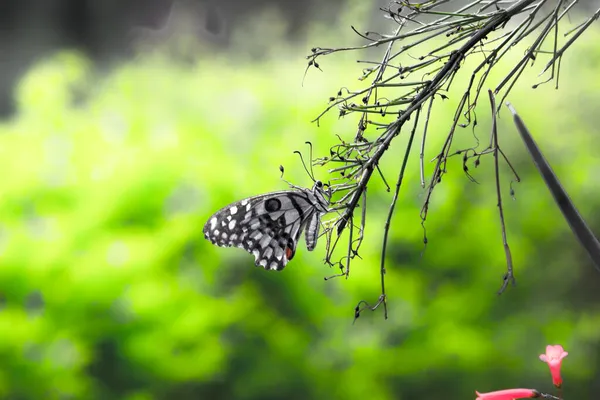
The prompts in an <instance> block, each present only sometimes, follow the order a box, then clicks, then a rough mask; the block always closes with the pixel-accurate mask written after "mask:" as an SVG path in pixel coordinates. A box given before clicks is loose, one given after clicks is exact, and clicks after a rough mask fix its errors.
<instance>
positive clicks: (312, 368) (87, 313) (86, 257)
mask: <svg viewBox="0 0 600 400" xmlns="http://www.w3.org/2000/svg"><path fill="white" fill-rule="evenodd" d="M351 21H352V20H351V18H350V14H349V16H347V17H346V19H344V18H341V20H340V24H339V26H337V27H330V28H328V29H327V28H326V27H322V26H316V27H315V28H314V29H313V30H312V31H311V32H312V34H311V35H309V37H308V38H307V39H306V42H299V43H294V44H290V43H285V42H283V41H280V40H277V39H275V38H274V39H273V40H272V41H271V42H269V44H268V46H267V45H265V48H264V49H262V50H261V51H262V52H263V54H262V57H258V58H257V57H254V56H255V54H243V53H241V52H227V53H219V52H214V51H212V50H210V49H208V48H204V47H202V46H200V47H199V48H198V49H197V50H198V51H197V54H198V57H197V59H195V60H194V61H192V62H190V60H185V61H182V60H179V59H178V58H177V57H170V56H169V55H168V54H167V53H164V52H161V51H157V52H155V53H152V54H146V55H144V56H142V57H140V58H137V59H135V60H132V61H130V62H128V63H126V64H124V65H121V66H118V67H116V68H114V69H111V70H110V71H109V72H105V73H103V74H102V75H99V74H98V73H97V72H96V71H95V69H94V68H93V66H92V65H90V64H89V62H88V61H87V60H86V59H85V57H83V56H81V55H79V54H77V53H73V52H59V53H56V54H54V55H52V56H51V57H48V58H46V59H44V60H42V61H40V62H39V63H38V64H37V65H36V66H35V67H34V68H32V69H31V70H30V71H29V72H28V73H27V74H26V76H25V78H24V79H23V80H22V82H21V83H20V85H19V88H18V91H17V93H16V97H17V100H18V104H19V111H18V113H17V115H15V116H14V117H13V118H11V119H10V120H6V121H3V122H1V123H0V167H1V170H2V171H3V173H2V179H0V221H1V224H0V299H1V300H0V398H3V399H4V398H6V399H130V400H146V399H209V398H223V399H226V398H235V399H282V398H290V399H300V398H302V399H306V398H314V399H321V398H328V399H363V398H369V399H392V398H393V399H471V398H474V397H475V396H474V390H476V389H477V390H479V391H483V392H485V391H491V390H497V389H502V388H511V387H533V388H537V389H539V390H542V391H550V392H552V391H553V388H552V386H551V381H550V378H549V373H548V368H547V366H546V365H545V364H543V363H541V362H540V361H539V360H538V359H537V357H538V355H539V354H540V353H542V352H544V349H545V346H546V344H549V343H550V344H562V345H563V346H564V347H565V348H566V350H567V351H569V353H570V354H569V356H568V357H567V358H566V359H565V361H564V365H563V377H564V379H565V387H564V392H563V394H564V397H565V398H567V399H575V398H578V399H583V398H596V397H597V396H598V393H600V381H598V379H597V376H598V372H599V368H600V359H599V358H598V353H599V350H600V347H599V345H598V340H599V338H600V307H599V301H600V294H599V293H600V274H598V273H597V271H595V270H594V269H593V267H592V264H591V262H590V261H589V260H588V259H587V256H586V255H585V254H584V253H583V251H582V249H581V248H580V247H579V245H578V244H577V243H576V241H575V239H574V238H573V236H572V235H571V233H570V231H569V229H568V227H567V225H566V223H565V222H564V221H563V219H562V217H561V215H560V213H559V211H558V210H557V209H556V207H555V205H554V203H553V201H552V198H551V196H550V195H549V193H548V192H547V189H546V188H545V186H544V184H543V182H542V181H541V179H540V177H539V176H538V175H537V173H536V170H535V168H534V166H533V164H532V163H531V161H530V159H529V158H528V155H527V153H526V152H525V150H524V149H523V146H522V144H521V142H520V139H519V138H518V135H517V133H516V130H515V129H514V127H513V126H512V123H511V120H510V118H509V115H508V113H507V112H506V110H505V111H503V113H502V114H501V121H500V122H501V125H500V128H501V133H500V140H501V143H503V147H504V149H505V152H506V153H507V154H508V155H509V157H510V159H511V161H512V162H513V164H514V166H515V167H516V168H517V170H518V172H519V174H520V176H521V178H522V183H520V184H514V186H513V187H514V188H515V191H516V198H515V200H514V201H513V200H512V199H511V198H510V196H509V183H510V180H511V177H510V175H509V174H508V170H507V168H504V169H503V180H502V184H503V192H504V195H505V214H506V220H507V224H508V238H509V242H510V245H511V248H512V253H513V257H514V264H515V268H516V277H517V280H518V285H517V286H516V287H511V288H509V290H508V291H507V292H506V293H505V294H503V295H502V296H499V297H498V296H497V295H496V291H497V289H498V288H499V286H500V284H501V277H502V274H503V273H504V268H505V265H504V254H503V249H502V245H501V237H500V227H499V221H498V215H497V208H496V197H495V186H494V181H493V175H492V172H493V170H492V168H491V167H492V158H486V159H484V161H483V162H482V165H481V166H480V167H479V168H478V169H477V170H472V172H473V173H474V175H475V177H476V178H477V179H478V181H479V184H474V183H471V182H469V180H468V179H467V178H466V177H465V175H464V174H463V172H462V165H461V160H460V159H459V158H456V159H455V160H454V161H453V163H450V166H449V167H450V168H449V173H448V175H447V176H446V177H445V179H444V181H443V183H442V184H441V185H440V186H439V187H438V188H437V189H436V191H435V193H434V197H433V200H432V203H431V207H430V213H429V218H428V222H427V236H428V239H429V244H428V247H427V249H426V251H425V252H424V253H422V251H423V243H422V235H423V231H422V228H421V226H420V219H419V212H420V208H421V206H422V203H423V200H424V198H425V190H423V189H422V188H421V187H420V184H419V168H418V151H414V152H413V154H412V156H411V163H410V169H409V171H408V175H407V178H406V182H405V186H404V187H403V189H402V191H401V197H400V199H399V201H398V208H397V210H396V213H395V216H394V219H393V225H392V229H391V241H390V245H389V249H388V259H387V263H388V264H387V265H388V268H387V271H388V274H387V287H388V295H389V306H390V315H389V319H388V320H387V321H385V320H383V317H382V313H381V312H380V311H378V312H375V313H366V314H363V315H362V316H361V318H360V319H359V320H357V321H356V323H355V324H354V325H353V324H352V321H353V310H354V306H355V305H356V303H357V302H358V301H359V300H361V299H366V300H370V301H372V300H375V299H376V298H377V296H378V294H379V270H378V268H379V266H378V263H379V255H380V247H381V239H382V236H383V223H384V221H385V215H386V213H387V209H388V205H389V203H390V200H391V193H387V192H386V191H385V189H384V187H383V185H382V183H381V182H380V181H379V180H378V179H373V181H372V184H371V185H370V186H369V211H368V221H367V229H366V239H365V241H364V244H363V248H362V252H361V256H362V260H357V261H356V262H354V263H353V265H352V270H351V275H350V278H349V279H348V280H342V279H334V280H330V281H327V282H326V281H324V280H323V277H324V276H327V275H331V274H332V273H335V272H337V271H333V270H330V269H329V268H328V267H326V266H324V265H323V263H322V258H323V255H324V243H320V244H319V245H318V247H317V249H316V250H315V251H314V252H312V253H310V252H308V251H306V249H305V247H304V244H303V243H301V244H300V246H299V250H298V252H297V254H296V257H295V258H294V260H293V262H291V263H290V264H289V265H288V267H287V268H286V269H285V270H284V271H283V272H280V273H276V272H270V271H264V270H262V269H261V268H256V267H254V265H253V258H252V256H251V255H249V254H247V253H245V252H243V251H241V250H238V249H223V248H218V247H215V246H213V245H211V244H210V243H209V242H208V241H206V240H205V239H204V238H203V235H202V227H203V225H204V222H205V221H206V220H207V219H208V217H209V216H210V215H211V214H212V213H213V212H214V211H216V210H217V209H218V208H220V207H222V206H223V205H226V204H228V203H230V202H232V201H235V200H239V199H241V198H243V197H246V196H251V195H255V194H259V193H263V192H267V191H272V190H280V189H283V188H285V187H286V186H285V184H284V183H283V182H281V181H280V179H279V170H278V167H279V165H280V164H282V165H284V166H285V168H286V178H287V179H288V180H290V181H292V182H294V183H296V184H298V185H306V186H309V185H310V181H309V179H308V177H307V176H306V173H305V172H304V171H303V169H302V167H301V164H300V162H299V159H298V158H297V156H296V155H294V154H293V151H294V150H306V147H305V145H304V142H305V141H307V140H310V141H312V142H313V143H314V144H315V153H316V155H325V154H327V153H328V148H329V147H330V146H331V145H333V144H335V143H336V140H337V139H336V137H335V135H336V134H339V135H341V136H342V137H345V138H347V139H350V138H351V137H352V135H353V132H354V128H355V125H356V121H355V119H354V117H353V116H350V117H347V118H345V119H338V117H337V115H336V113H335V111H334V112H333V113H332V114H330V115H327V116H326V117H325V118H323V119H322V121H321V124H320V126H319V127H317V126H316V124H311V123H310V121H311V120H312V119H313V118H314V117H315V116H317V115H318V114H319V113H320V112H321V111H322V109H323V108H324V107H325V106H326V105H327V98H328V97H329V96H330V95H332V94H335V92H337V90H338V88H339V87H340V86H346V85H358V84H359V83H358V81H357V80H356V77H357V76H359V75H360V70H359V66H357V65H356V63H355V61H354V60H355V59H356V58H358V55H354V54H347V55H341V56H339V57H330V58H325V59H322V60H321V62H320V64H321V67H322V68H323V72H320V71H316V70H311V71H310V72H309V74H308V75H307V77H306V80H305V82H304V85H303V86H302V76H303V73H304V67H305V61H304V60H303V56H304V54H305V53H307V52H308V50H307V49H309V48H310V47H312V46H315V45H322V46H325V45H329V44H333V45H338V44H347V42H346V43H344V40H348V41H350V40H354V39H353V38H352V36H351V34H350V33H349V32H346V31H349V29H346V27H347V26H348V25H349V24H350V22H351ZM335 29H338V30H340V29H343V30H344V32H343V34H340V33H339V31H336V30H335ZM249 35H250V34H248V33H246V35H240V36H239V38H238V46H239V47H238V48H240V49H241V48H244V40H251V39H250V38H248V36H249ZM244 36H246V37H244ZM274 36H276V35H274ZM599 39H600V35H599V34H598V32H595V31H593V30H591V31H589V32H587V33H586V34H585V35H584V37H583V38H582V39H581V40H580V41H579V42H578V43H577V44H576V45H575V46H573V48H572V50H571V51H570V52H569V53H568V54H567V57H566V58H565V59H564V60H563V62H562V70H561V81H560V83H561V86H560V89H559V90H558V91H556V90H554V88H553V87H552V84H549V85H545V86H542V87H540V88H538V89H536V90H533V89H531V84H532V83H536V82H538V81H539V80H540V78H537V77H536V74H537V73H538V72H539V70H540V68H542V64H543V63H539V64H536V66H535V67H534V68H533V69H532V70H531V72H530V73H529V74H528V75H526V76H524V77H523V79H522V81H521V86H520V87H517V88H515V90H514V92H513V93H512V95H511V96H510V100H511V102H512V103H513V104H514V105H515V106H516V107H517V109H518V111H519V112H520V114H521V115H522V117H523V118H524V119H525V121H526V122H527V124H528V126H529V128H530V130H531V131H532V132H533V134H534V135H535V137H536V139H537V140H538V142H539V143H540V145H541V146H542V149H543V151H544V152H545V153H546V156H547V157H548V159H549V160H550V161H551V163H552V164H553V166H554V168H555V171H556V172H557V174H558V175H559V177H560V178H561V180H562V181H563V183H564V185H565V187H566V188H567V190H568V191H569V192H570V194H571V196H572V198H573V199H574V201H575V202H576V204H577V205H578V207H579V208H580V211H581V213H582V214H583V215H584V216H585V218H586V219H587V220H588V221H589V223H590V224H591V226H592V228H593V230H594V231H595V232H597V233H600V213H599V212H598V210H599V209H600V199H599V196H598V185H599V183H600V155H599V154H600V152H599V151H598V148H599V147H600V141H599V139H598V137H599V136H598V122H600V120H599V118H598V112H597V110H598V105H599V104H600V95H599V94H598V93H600V91H599V89H600V79H599V78H598V65H599V60H600V48H598V46H597V44H596V43H597V40H599ZM521 54H522V52H521V53H520V52H519V51H515V53H514V54H513V55H512V57H513V60H515V59H517V58H518V57H520V55H521ZM510 63H511V59H510V58H507V59H506V62H505V64H504V65H503V66H502V68H504V69H503V70H502V68H500V69H499V70H498V71H497V72H496V74H495V75H493V76H492V77H491V78H490V81H489V82H490V84H489V86H490V87H493V85H494V84H495V83H497V82H498V80H499V78H500V77H501V76H502V73H505V72H506V71H507V70H508V68H510V66H511V65H510ZM462 78H463V79H465V78H466V77H465V76H463V77H462ZM463 82H464V81H463ZM459 83H460V82H457V83H456V84H455V89H456V92H454V93H452V92H451V93H450V94H449V96H450V100H448V101H445V102H441V101H440V102H438V103H437V106H436V109H435V111H434V116H433V118H432V122H431V126H430V131H429V134H428V135H429V138H428V147H427V150H426V154H425V158H426V159H431V158H432V157H434V156H435V154H436V153H437V151H438V149H439V146H440V145H441V143H442V140H443V139H444V137H445V135H446V133H447V131H448V129H449V121H450V120H451V118H452V115H453V112H454V107H455V105H456V102H457V101H458V97H459V96H460V93H461V92H460V91H461V90H462V89H461V88H460V86H459ZM483 98H485V96H484V97H483ZM488 108H489V107H488V105H487V104H486V102H484V101H482V103H481V106H480V107H479V108H478V117H479V118H478V119H479V126H478V128H477V130H476V134H477V135H478V137H479V138H480V139H481V140H482V143H486V142H487V140H488V139H487V138H488V137H489V136H488V135H489V126H490V123H489V111H488ZM419 140H420V139H419ZM405 143H406V137H405V132H404V133H403V134H402V135H401V136H400V137H398V139H397V140H396V141H395V142H394V144H393V146H392V147H391V148H390V150H389V151H388V153H387V154H386V156H385V157H384V159H383V163H382V168H383V170H384V171H385V172H386V178H387V179H388V181H390V182H395V180H396V175H397V171H398V170H399V167H400V164H401V159H402V155H403V152H404V148H405ZM472 143H474V139H473V134H472V131H471V129H470V128H468V129H462V130H459V133H458V135H457V145H461V144H464V145H465V146H466V145H469V144H472ZM431 170H432V165H428V166H427V172H429V173H431ZM317 175H318V177H320V178H321V179H324V180H327V178H328V176H327V172H326V170H324V169H317ZM421 254H423V255H422V256H421Z"/></svg>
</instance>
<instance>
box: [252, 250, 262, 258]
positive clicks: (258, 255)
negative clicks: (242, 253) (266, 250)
mask: <svg viewBox="0 0 600 400" xmlns="http://www.w3.org/2000/svg"><path fill="white" fill-rule="evenodd" d="M252 255H253V256H254V260H258V257H260V251H258V249H254V250H252Z"/></svg>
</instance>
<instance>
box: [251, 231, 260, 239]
mask: <svg viewBox="0 0 600 400" xmlns="http://www.w3.org/2000/svg"><path fill="white" fill-rule="evenodd" d="M261 237H262V233H261V232H260V231H254V232H252V233H251V234H250V239H254V240H260V238H261Z"/></svg>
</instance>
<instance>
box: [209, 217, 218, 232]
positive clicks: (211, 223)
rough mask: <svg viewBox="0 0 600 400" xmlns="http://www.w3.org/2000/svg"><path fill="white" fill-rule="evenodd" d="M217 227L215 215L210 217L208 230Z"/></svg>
mask: <svg viewBox="0 0 600 400" xmlns="http://www.w3.org/2000/svg"><path fill="white" fill-rule="evenodd" d="M216 227H217V217H212V219H211V220H210V230H211V231H213V230H215V228H216Z"/></svg>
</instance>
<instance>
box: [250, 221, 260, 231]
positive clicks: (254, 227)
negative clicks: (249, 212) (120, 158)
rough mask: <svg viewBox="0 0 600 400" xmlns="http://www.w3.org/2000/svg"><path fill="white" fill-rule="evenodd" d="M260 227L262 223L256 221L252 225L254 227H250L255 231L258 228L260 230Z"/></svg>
mask: <svg viewBox="0 0 600 400" xmlns="http://www.w3.org/2000/svg"><path fill="white" fill-rule="evenodd" d="M259 226H260V221H259V220H256V221H254V222H253V223H252V225H250V229H252V230H255V229H256V228H258V227H259Z"/></svg>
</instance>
